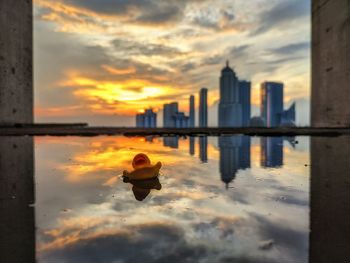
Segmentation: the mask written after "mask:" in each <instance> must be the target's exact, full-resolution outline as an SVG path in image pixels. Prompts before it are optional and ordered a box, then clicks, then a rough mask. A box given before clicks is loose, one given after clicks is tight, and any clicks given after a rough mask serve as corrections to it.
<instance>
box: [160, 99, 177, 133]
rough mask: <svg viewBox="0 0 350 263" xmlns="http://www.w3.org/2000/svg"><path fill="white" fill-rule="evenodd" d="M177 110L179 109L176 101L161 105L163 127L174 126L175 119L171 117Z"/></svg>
mask: <svg viewBox="0 0 350 263" xmlns="http://www.w3.org/2000/svg"><path fill="white" fill-rule="evenodd" d="M178 111H179V104H178V103H177V102H172V103H169V104H164V107H163V127H165V128H175V119H174V118H173V117H174V115H175V114H176V113H177V112H178Z"/></svg>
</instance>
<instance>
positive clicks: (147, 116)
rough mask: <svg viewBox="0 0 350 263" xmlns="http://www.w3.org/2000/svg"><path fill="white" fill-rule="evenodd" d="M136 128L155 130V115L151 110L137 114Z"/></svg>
mask: <svg viewBox="0 0 350 263" xmlns="http://www.w3.org/2000/svg"><path fill="white" fill-rule="evenodd" d="M136 127H138V128H157V113H155V112H153V110H152V109H147V110H145V112H144V113H139V114H137V115H136Z"/></svg>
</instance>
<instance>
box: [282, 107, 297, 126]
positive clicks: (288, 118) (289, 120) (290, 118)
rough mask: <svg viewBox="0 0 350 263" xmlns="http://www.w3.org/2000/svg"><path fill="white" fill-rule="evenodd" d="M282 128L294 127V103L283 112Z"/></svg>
mask: <svg viewBox="0 0 350 263" xmlns="http://www.w3.org/2000/svg"><path fill="white" fill-rule="evenodd" d="M281 125H282V126H295V102H294V103H293V104H292V105H291V106H290V107H289V109H288V110H285V111H283V113H282V119H281Z"/></svg>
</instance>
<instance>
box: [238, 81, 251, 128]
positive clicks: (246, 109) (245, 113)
mask: <svg viewBox="0 0 350 263" xmlns="http://www.w3.org/2000/svg"><path fill="white" fill-rule="evenodd" d="M238 86H239V102H240V104H241V105H242V126H243V127H249V126H250V115H251V110H250V94H251V82H249V81H245V80H241V81H239V82H238Z"/></svg>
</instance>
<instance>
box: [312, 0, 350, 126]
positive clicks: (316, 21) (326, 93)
mask: <svg viewBox="0 0 350 263" xmlns="http://www.w3.org/2000/svg"><path fill="white" fill-rule="evenodd" d="M311 93H312V94H311V125H312V126H315V127H319V126H323V127H325V126H329V127H334V126H350V103H349V101H350V0H313V1H312V92H311Z"/></svg>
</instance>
